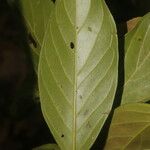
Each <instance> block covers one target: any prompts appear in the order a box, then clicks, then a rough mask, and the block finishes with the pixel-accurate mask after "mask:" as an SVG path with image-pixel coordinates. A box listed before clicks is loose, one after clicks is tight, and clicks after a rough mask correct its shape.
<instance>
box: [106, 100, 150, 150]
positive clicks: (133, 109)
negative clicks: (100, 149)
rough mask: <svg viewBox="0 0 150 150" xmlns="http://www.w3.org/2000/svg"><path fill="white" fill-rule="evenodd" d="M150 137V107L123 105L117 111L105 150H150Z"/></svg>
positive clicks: (144, 105)
mask: <svg viewBox="0 0 150 150" xmlns="http://www.w3.org/2000/svg"><path fill="white" fill-rule="evenodd" d="M122 116H123V117H122ZM149 137H150V106H149V105H148V104H142V103H141V104H140V103H137V104H128V105H122V106H121V107H119V108H117V109H116V110H115V113H114V117H113V120H112V124H111V126H110V129H109V134H108V139H107V142H106V146H105V149H106V150H109V149H148V148H149V147H150V144H149V143H150V140H149V139H150V138H149Z"/></svg>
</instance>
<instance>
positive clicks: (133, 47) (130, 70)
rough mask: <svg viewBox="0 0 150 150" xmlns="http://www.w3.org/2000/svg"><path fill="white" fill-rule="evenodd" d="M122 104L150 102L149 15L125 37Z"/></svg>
mask: <svg viewBox="0 0 150 150" xmlns="http://www.w3.org/2000/svg"><path fill="white" fill-rule="evenodd" d="M125 50H126V52H125V85H124V92H123V97H122V104H124V103H132V102H139V101H147V100H150V13H148V14H147V15H145V16H144V17H143V18H142V20H141V21H140V22H139V23H138V25H137V26H136V27H135V28H134V29H133V30H132V31H131V32H129V33H128V34H127V35H126V40H125Z"/></svg>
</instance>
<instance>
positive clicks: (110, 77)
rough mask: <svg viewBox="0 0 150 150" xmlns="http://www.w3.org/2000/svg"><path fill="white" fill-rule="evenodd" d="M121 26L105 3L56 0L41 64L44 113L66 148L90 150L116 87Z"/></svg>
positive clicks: (41, 56)
mask: <svg viewBox="0 0 150 150" xmlns="http://www.w3.org/2000/svg"><path fill="white" fill-rule="evenodd" d="M117 47H118V46H117V35H116V28H115V24H114V21H113V19H112V16H111V14H110V12H109V10H108V8H107V6H106V5H105V3H104V1H103V0H82V1H80V0H61V1H60V0H57V1H56V3H55V10H54V12H53V13H52V18H51V21H50V23H49V24H48V29H47V31H46V35H45V38H44V42H43V47H42V50H41V55H40V65H39V89H40V100H41V106H42V111H43V114H44V117H45V120H46V122H47V124H48V126H49V128H50V129H51V132H52V133H53V135H54V137H55V139H56V141H57V143H58V145H59V147H60V148H61V149H62V150H88V149H90V147H91V146H92V144H93V143H94V141H95V139H96V137H97V136H98V134H99V132H100V130H101V128H102V126H103V124H104V122H105V120H106V118H107V116H108V114H109V112H110V110H111V107H112V103H113V99H114V95H115V90H116V86H117V70H118V64H117V63H118V51H117Z"/></svg>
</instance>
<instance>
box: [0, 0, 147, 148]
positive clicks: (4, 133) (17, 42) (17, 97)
mask: <svg viewBox="0 0 150 150" xmlns="http://www.w3.org/2000/svg"><path fill="white" fill-rule="evenodd" d="M106 2H107V4H108V6H109V8H110V10H111V12H112V14H113V16H114V18H115V21H116V24H117V27H118V34H119V55H120V61H119V79H118V80H119V82H118V83H119V84H118V88H117V92H116V97H115V102H114V105H113V108H116V107H117V106H119V103H120V100H121V95H122V91H123V89H122V87H123V83H124V67H123V66H124V64H123V59H124V48H123V47H124V37H123V35H124V34H125V32H126V29H127V28H126V21H127V20H129V19H131V18H133V17H136V16H143V15H144V14H146V13H147V12H148V11H150V0H106ZM36 80H37V79H36V75H35V72H34V69H33V63H32V59H31V55H30V49H29V46H28V35H27V34H26V29H25V27H24V22H23V19H22V15H21V14H20V12H19V11H18V9H17V8H16V7H13V6H12V5H11V6H9V5H8V3H7V1H6V0H0V150H30V149H31V148H33V147H36V146H39V145H42V144H45V143H50V142H54V140H53V137H52V136H51V135H50V131H49V129H48V127H47V125H46V123H45V121H44V119H43V116H42V113H41V109H40V105H39V102H38V98H37V97H35V96H34V89H35V86H36ZM112 115H113V111H112V113H111V114H110V116H109V118H108V119H107V122H106V124H105V126H104V127H103V130H102V132H101V133H100V135H99V137H98V139H97V140H96V142H95V144H94V145H93V147H92V148H91V149H92V150H101V149H103V146H104V143H105V140H106V137H107V131H108V128H109V124H110V120H111V117H112ZM101 137H102V138H101Z"/></svg>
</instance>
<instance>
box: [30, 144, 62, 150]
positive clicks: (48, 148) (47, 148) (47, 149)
mask: <svg viewBox="0 0 150 150" xmlns="http://www.w3.org/2000/svg"><path fill="white" fill-rule="evenodd" d="M33 150H60V148H59V147H58V146H57V145H56V144H45V145H42V146H39V147H36V148H33Z"/></svg>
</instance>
